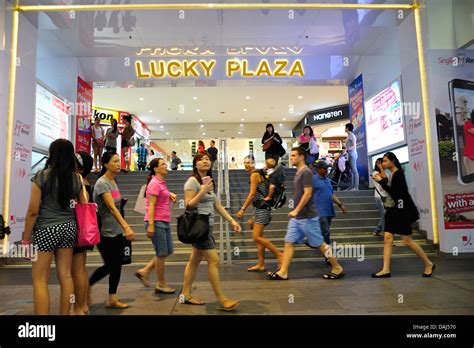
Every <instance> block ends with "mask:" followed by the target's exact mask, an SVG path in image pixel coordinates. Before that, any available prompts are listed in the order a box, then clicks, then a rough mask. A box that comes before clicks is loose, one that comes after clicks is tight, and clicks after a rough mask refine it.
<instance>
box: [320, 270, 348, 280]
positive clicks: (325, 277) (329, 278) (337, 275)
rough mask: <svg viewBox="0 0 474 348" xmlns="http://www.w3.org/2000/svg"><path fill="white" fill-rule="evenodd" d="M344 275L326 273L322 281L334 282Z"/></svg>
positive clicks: (342, 273)
mask: <svg viewBox="0 0 474 348" xmlns="http://www.w3.org/2000/svg"><path fill="white" fill-rule="evenodd" d="M345 275H346V274H345V273H344V272H341V273H337V274H336V273H333V272H329V273H326V274H324V275H323V279H326V280H334V279H341V278H343V277H344V276H345Z"/></svg>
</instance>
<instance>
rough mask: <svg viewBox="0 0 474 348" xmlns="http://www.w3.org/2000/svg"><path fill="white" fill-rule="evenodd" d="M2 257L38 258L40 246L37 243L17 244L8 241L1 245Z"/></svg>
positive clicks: (0, 256)
mask: <svg viewBox="0 0 474 348" xmlns="http://www.w3.org/2000/svg"><path fill="white" fill-rule="evenodd" d="M0 258H13V259H17V258H18V259H29V260H31V261H33V262H34V261H37V260H38V246H37V245H36V244H33V243H30V244H17V243H13V244H12V243H10V242H8V243H7V245H6V246H5V247H4V248H2V247H0Z"/></svg>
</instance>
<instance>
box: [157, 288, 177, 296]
mask: <svg viewBox="0 0 474 348" xmlns="http://www.w3.org/2000/svg"><path fill="white" fill-rule="evenodd" d="M175 292H176V289H173V288H170V287H169V286H167V287H165V288H162V287H159V286H157V287H156V288H155V293H156V294H174V293H175Z"/></svg>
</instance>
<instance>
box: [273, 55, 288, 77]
mask: <svg viewBox="0 0 474 348" xmlns="http://www.w3.org/2000/svg"><path fill="white" fill-rule="evenodd" d="M275 64H276V66H277V67H276V69H275V71H273V76H279V77H285V76H287V74H286V71H284V70H283V69H285V67H286V66H287V65H288V61H287V60H286V59H276V60H275Z"/></svg>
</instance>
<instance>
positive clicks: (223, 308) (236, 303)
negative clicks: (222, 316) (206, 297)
mask: <svg viewBox="0 0 474 348" xmlns="http://www.w3.org/2000/svg"><path fill="white" fill-rule="evenodd" d="M229 302H230V303H231V304H230V306H225V305H224V303H229ZM224 303H222V304H220V305H219V306H218V307H217V310H220V311H225V312H230V311H233V310H234V309H236V308H237V307H238V306H239V305H240V302H239V301H234V300H225V301H224Z"/></svg>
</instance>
